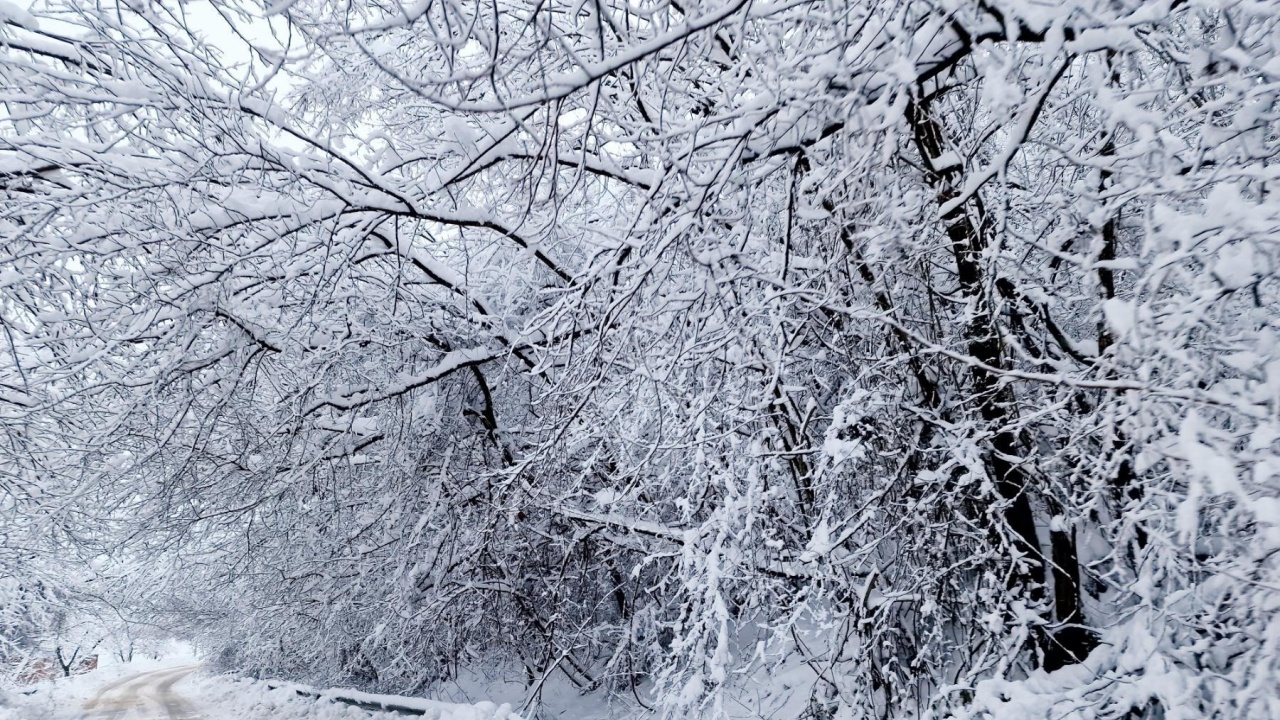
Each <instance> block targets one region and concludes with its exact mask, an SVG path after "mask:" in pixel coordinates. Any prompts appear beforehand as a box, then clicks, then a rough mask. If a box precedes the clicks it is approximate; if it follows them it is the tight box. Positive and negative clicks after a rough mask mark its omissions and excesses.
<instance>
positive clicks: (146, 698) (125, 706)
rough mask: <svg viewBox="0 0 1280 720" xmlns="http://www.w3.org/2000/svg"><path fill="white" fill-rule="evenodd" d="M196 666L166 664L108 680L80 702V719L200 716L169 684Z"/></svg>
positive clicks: (181, 719) (177, 719) (169, 719)
mask: <svg viewBox="0 0 1280 720" xmlns="http://www.w3.org/2000/svg"><path fill="white" fill-rule="evenodd" d="M195 669H196V666H194V665H191V666H187V667H179V668H168V669H165V670H156V671H154V672H146V673H142V674H141V675H133V676H130V677H127V678H124V679H123V680H118V681H116V682H113V683H109V684H107V685H105V686H103V687H102V689H101V690H99V691H98V693H97V694H96V695H94V696H93V698H92V699H90V700H89V701H88V702H86V703H85V704H84V712H83V714H81V715H80V718H81V720H200V718H201V716H200V714H199V713H197V712H196V711H195V709H194V708H193V707H192V706H191V704H190V703H189V702H187V701H186V700H185V699H184V698H183V697H182V696H180V695H177V694H175V693H174V692H173V686H174V685H175V684H177V683H178V681H179V680H181V679H183V678H184V677H186V676H187V675H189V674H191V672H192V671H194V670H195Z"/></svg>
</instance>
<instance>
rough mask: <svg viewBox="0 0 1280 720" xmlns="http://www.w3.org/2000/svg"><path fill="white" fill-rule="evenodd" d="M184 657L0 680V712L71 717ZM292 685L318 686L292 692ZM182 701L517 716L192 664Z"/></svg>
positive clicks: (267, 717) (335, 713) (301, 714)
mask: <svg viewBox="0 0 1280 720" xmlns="http://www.w3.org/2000/svg"><path fill="white" fill-rule="evenodd" d="M190 663H191V658H172V657H170V658H165V659H161V660H150V659H143V660H136V661H134V662H130V663H115V664H108V665H105V666H104V667H101V668H100V669H98V670H96V671H94V672H91V673H88V674H85V675H79V676H75V677H70V678H58V679H57V680H52V681H49V682H43V683H37V684H35V685H31V686H27V687H24V688H13V687H6V688H0V720H72V719H74V718H79V717H81V716H82V713H81V711H82V708H83V706H84V704H85V702H86V701H88V700H89V699H90V698H92V697H93V696H94V694H95V693H97V691H98V690H99V688H101V687H103V686H104V685H107V684H109V683H112V682H114V681H117V680H121V679H124V678H128V677H131V676H133V675H137V674H140V673H146V672H152V671H156V670H164V669H168V668H177V667H181V666H183V665H187V664H190ZM297 691H303V692H306V693H312V694H318V695H319V697H312V696H304V695H299V694H298V692H297ZM174 692H175V693H177V694H178V695H180V696H181V697H182V698H183V699H185V700H187V701H189V702H190V704H191V706H192V707H194V708H195V709H196V710H197V711H198V712H199V713H200V718H201V720H403V719H404V718H408V717H422V718H424V720H522V719H521V717H520V716H519V715H517V714H516V713H515V712H514V711H512V709H511V707H510V706H509V705H506V704H503V705H498V704H495V703H492V702H483V701H482V702H477V703H452V702H441V701H436V700H427V699H424V698H412V697H401V696H395V695H374V694H371V693H363V692H359V691H357V690H348V689H344V688H335V689H329V690H318V689H315V688H310V687H307V686H303V685H296V684H292V683H284V682H278V681H264V680H252V679H246V678H234V677H228V676H225V675H212V674H209V673H208V672H207V671H203V670H197V671H196V672H194V673H193V674H191V675H189V676H187V677H185V678H183V679H182V680H181V681H180V682H179V683H177V685H175V686H174ZM339 698H345V699H349V700H356V701H359V702H364V703H374V704H382V705H386V706H395V707H401V708H408V709H412V710H417V711H420V712H421V713H422V715H418V716H415V715H409V714H405V713H397V712H389V711H388V712H383V711H377V710H366V709H363V708H360V707H356V706H354V705H349V704H345V703H342V702H338V701H337V700H338V699H339Z"/></svg>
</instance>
